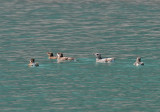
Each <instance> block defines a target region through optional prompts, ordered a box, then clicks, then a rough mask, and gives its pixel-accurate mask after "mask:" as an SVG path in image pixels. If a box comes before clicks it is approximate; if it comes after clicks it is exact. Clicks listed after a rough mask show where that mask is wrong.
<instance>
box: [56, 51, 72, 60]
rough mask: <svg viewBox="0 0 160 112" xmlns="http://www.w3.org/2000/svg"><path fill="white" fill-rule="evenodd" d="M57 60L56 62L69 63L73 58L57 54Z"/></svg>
mask: <svg viewBox="0 0 160 112" xmlns="http://www.w3.org/2000/svg"><path fill="white" fill-rule="evenodd" d="M57 60H58V61H66V60H69V61H71V60H74V58H72V57H64V56H63V53H57Z"/></svg>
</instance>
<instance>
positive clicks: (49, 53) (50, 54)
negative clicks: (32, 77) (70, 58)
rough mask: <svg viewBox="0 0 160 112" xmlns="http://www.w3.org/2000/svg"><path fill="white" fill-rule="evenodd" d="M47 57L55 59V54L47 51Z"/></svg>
mask: <svg viewBox="0 0 160 112" xmlns="http://www.w3.org/2000/svg"><path fill="white" fill-rule="evenodd" d="M47 54H48V59H57V56H54V55H53V53H52V52H47Z"/></svg>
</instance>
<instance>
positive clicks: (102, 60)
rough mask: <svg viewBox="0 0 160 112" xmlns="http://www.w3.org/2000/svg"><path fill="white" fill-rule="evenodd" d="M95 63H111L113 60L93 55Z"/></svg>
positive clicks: (97, 54) (96, 54)
mask: <svg viewBox="0 0 160 112" xmlns="http://www.w3.org/2000/svg"><path fill="white" fill-rule="evenodd" d="M94 55H95V56H96V62H100V63H105V62H113V61H114V60H115V59H114V58H102V57H101V54H100V53H95V54H94Z"/></svg>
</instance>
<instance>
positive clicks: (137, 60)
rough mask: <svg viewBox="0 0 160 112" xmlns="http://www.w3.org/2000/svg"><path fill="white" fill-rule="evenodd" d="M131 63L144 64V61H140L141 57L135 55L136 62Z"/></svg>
mask: <svg viewBox="0 0 160 112" xmlns="http://www.w3.org/2000/svg"><path fill="white" fill-rule="evenodd" d="M133 65H135V66H139V65H144V63H143V62H141V57H137V59H136V62H135V63H134V64H133Z"/></svg>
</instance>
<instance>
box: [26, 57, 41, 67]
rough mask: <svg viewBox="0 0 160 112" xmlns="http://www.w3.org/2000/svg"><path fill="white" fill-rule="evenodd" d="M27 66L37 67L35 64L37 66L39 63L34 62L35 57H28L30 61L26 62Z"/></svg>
mask: <svg viewBox="0 0 160 112" xmlns="http://www.w3.org/2000/svg"><path fill="white" fill-rule="evenodd" d="M28 66H33V67H37V66H39V64H38V63H35V59H33V58H31V59H30V63H29V64H28Z"/></svg>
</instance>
